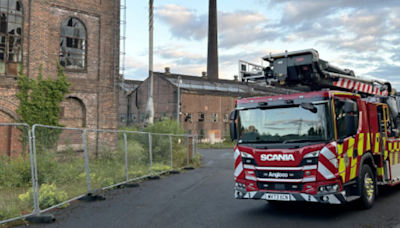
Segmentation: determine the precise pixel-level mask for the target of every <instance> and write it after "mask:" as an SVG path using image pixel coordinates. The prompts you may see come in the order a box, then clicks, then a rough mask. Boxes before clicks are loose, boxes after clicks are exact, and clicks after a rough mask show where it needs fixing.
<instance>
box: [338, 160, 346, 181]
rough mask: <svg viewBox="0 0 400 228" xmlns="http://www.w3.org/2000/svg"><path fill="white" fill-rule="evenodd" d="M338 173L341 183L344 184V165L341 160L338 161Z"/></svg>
mask: <svg viewBox="0 0 400 228" xmlns="http://www.w3.org/2000/svg"><path fill="white" fill-rule="evenodd" d="M339 173H340V176H342V181H343V183H344V182H345V180H346V165H345V164H344V159H343V158H342V159H340V160H339Z"/></svg>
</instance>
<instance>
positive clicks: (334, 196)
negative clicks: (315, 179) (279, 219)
mask: <svg viewBox="0 0 400 228" xmlns="http://www.w3.org/2000/svg"><path fill="white" fill-rule="evenodd" d="M268 193H272V194H286V195H289V196H290V201H292V202H293V201H297V202H315V203H324V204H344V203H347V200H346V192H345V191H342V192H335V193H327V194H317V195H311V194H306V193H279V192H260V191H252V192H247V191H246V190H245V189H241V188H238V187H236V188H235V198H236V199H264V200H266V199H267V197H266V194H268ZM283 202H284V201H283Z"/></svg>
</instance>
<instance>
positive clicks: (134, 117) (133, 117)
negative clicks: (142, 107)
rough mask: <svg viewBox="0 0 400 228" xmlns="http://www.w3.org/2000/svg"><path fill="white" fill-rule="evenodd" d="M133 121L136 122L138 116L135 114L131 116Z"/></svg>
mask: <svg viewBox="0 0 400 228" xmlns="http://www.w3.org/2000/svg"><path fill="white" fill-rule="evenodd" d="M131 121H132V122H136V114H135V113H133V114H131Z"/></svg>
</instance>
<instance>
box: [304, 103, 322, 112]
mask: <svg viewBox="0 0 400 228" xmlns="http://www.w3.org/2000/svg"><path fill="white" fill-rule="evenodd" d="M300 107H302V108H304V109H306V110H309V111H310V112H312V113H317V112H318V109H317V108H316V107H315V106H314V105H313V104H312V103H304V102H303V103H301V104H300Z"/></svg>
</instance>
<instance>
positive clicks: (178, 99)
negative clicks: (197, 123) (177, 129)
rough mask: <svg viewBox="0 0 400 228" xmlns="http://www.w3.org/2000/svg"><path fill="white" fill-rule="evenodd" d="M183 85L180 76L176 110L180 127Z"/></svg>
mask: <svg viewBox="0 0 400 228" xmlns="http://www.w3.org/2000/svg"><path fill="white" fill-rule="evenodd" d="M181 83H182V79H181V76H178V91H177V96H178V97H177V103H176V106H177V109H176V122H177V123H178V125H179V124H180V115H179V113H180V112H181Z"/></svg>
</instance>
